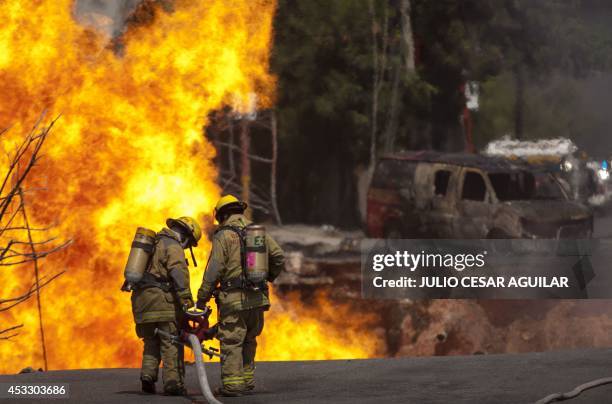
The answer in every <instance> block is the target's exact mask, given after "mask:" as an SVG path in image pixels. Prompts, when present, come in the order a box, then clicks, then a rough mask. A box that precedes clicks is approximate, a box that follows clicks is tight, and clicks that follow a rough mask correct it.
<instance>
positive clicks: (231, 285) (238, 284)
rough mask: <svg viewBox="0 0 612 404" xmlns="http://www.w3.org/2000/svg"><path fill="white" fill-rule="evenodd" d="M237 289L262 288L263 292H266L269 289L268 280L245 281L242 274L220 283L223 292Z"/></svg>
mask: <svg viewBox="0 0 612 404" xmlns="http://www.w3.org/2000/svg"><path fill="white" fill-rule="evenodd" d="M235 289H249V290H260V291H262V292H266V291H267V290H268V283H267V282H266V281H261V282H251V281H249V282H245V280H244V278H243V277H242V276H239V277H237V278H233V279H228V280H226V281H223V282H220V283H219V290H221V291H222V292H229V291H231V290H235Z"/></svg>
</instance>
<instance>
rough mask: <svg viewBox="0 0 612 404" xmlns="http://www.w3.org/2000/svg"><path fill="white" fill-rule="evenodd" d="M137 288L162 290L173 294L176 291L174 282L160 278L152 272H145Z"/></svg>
mask: <svg viewBox="0 0 612 404" xmlns="http://www.w3.org/2000/svg"><path fill="white" fill-rule="evenodd" d="M136 286H137V289H148V288H160V289H161V290H163V291H164V292H171V291H173V290H174V285H173V283H172V282H170V281H169V280H167V279H163V278H158V277H156V276H155V275H153V274H151V273H150V272H145V273H144V274H143V275H142V279H141V280H140V282H138V284H137V285H136Z"/></svg>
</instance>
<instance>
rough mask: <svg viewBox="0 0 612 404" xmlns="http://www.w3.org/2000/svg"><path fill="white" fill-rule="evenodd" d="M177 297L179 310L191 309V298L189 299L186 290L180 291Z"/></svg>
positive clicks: (189, 296) (188, 293)
mask: <svg viewBox="0 0 612 404" xmlns="http://www.w3.org/2000/svg"><path fill="white" fill-rule="evenodd" d="M177 295H178V297H179V302H180V303H181V308H182V309H183V311H185V310H187V309H189V308H191V307H193V298H192V297H191V292H190V291H188V290H181V291H179V292H178V293H177Z"/></svg>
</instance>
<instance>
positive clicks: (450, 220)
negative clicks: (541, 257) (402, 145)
mask: <svg viewBox="0 0 612 404" xmlns="http://www.w3.org/2000/svg"><path fill="white" fill-rule="evenodd" d="M592 229H593V215H592V213H591V211H590V210H589V209H588V208H587V207H586V206H584V205H583V204H581V203H579V202H576V201H571V200H570V199H569V198H568V195H567V193H566V191H565V190H564V189H563V187H562V186H561V185H560V184H559V182H558V180H557V179H556V178H555V177H554V175H552V174H547V173H532V172H531V171H529V166H528V165H526V164H522V163H521V162H513V161H510V160H508V159H506V158H501V157H487V156H482V155H475V154H464V153H439V152H433V151H421V152H405V153H400V154H392V155H386V156H384V157H383V158H381V160H380V162H379V163H378V165H377V167H376V170H375V172H374V176H373V178H372V182H371V185H370V189H369V190H368V210H367V233H368V236H369V237H377V238H380V237H385V238H590V237H591V234H592Z"/></svg>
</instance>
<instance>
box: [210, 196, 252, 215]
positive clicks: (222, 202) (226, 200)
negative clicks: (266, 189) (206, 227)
mask: <svg viewBox="0 0 612 404" xmlns="http://www.w3.org/2000/svg"><path fill="white" fill-rule="evenodd" d="M230 205H238V206H240V207H241V208H242V210H244V209H246V208H247V204H246V202H242V201H240V200H239V199H238V198H236V197H235V196H234V195H224V196H222V197H221V198H219V200H218V201H217V205H216V206H215V212H214V214H215V217H217V213H219V211H220V210H221V209H222V208H225V207H228V206H230Z"/></svg>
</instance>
